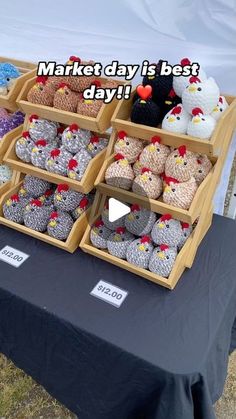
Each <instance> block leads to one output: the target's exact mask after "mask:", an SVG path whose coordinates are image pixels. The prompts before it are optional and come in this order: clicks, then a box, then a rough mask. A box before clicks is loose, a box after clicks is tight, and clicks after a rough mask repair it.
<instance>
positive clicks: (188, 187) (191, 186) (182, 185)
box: [163, 177, 198, 210]
mask: <svg viewBox="0 0 236 419" xmlns="http://www.w3.org/2000/svg"><path fill="white" fill-rule="evenodd" d="M165 184H166V186H165V189H164V192H163V202H165V203H166V204H168V205H172V206H174V207H178V208H182V209H186V210H187V209H189V208H190V205H191V203H192V200H193V198H194V195H195V193H196V191H197V188H198V185H197V182H196V180H195V179H194V177H191V178H190V179H189V180H188V181H187V182H179V181H178V180H177V179H174V178H171V177H165Z"/></svg>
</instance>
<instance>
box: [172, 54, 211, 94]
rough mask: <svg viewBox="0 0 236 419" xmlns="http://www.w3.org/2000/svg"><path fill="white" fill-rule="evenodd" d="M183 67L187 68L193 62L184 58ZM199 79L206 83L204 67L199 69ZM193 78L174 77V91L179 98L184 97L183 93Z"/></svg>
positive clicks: (181, 62)
mask: <svg viewBox="0 0 236 419" xmlns="http://www.w3.org/2000/svg"><path fill="white" fill-rule="evenodd" d="M180 64H181V66H182V67H183V66H186V65H191V61H190V60H189V58H183V59H182V60H181V61H180ZM198 77H199V78H200V79H201V80H202V81H204V80H206V79H207V76H206V73H205V71H204V70H203V69H202V67H200V69H199V73H198ZM190 78H191V76H189V77H186V76H174V77H173V88H174V91H175V92H176V94H177V95H178V96H179V97H182V93H183V91H184V89H186V87H187V86H188V85H189V83H190V82H189V80H190Z"/></svg>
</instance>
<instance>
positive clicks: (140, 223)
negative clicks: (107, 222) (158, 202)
mask: <svg viewBox="0 0 236 419" xmlns="http://www.w3.org/2000/svg"><path fill="white" fill-rule="evenodd" d="M130 209H131V212H130V213H129V214H127V215H126V217H125V227H126V229H127V230H128V231H129V232H130V233H132V234H135V235H136V236H144V235H147V234H149V233H150V231H151V230H152V227H153V225H154V223H155V221H156V214H155V213H154V212H153V211H149V210H148V209H146V208H141V207H140V206H139V205H137V204H133V205H132V206H131V208H130Z"/></svg>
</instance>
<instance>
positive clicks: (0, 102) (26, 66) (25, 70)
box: [0, 57, 37, 111]
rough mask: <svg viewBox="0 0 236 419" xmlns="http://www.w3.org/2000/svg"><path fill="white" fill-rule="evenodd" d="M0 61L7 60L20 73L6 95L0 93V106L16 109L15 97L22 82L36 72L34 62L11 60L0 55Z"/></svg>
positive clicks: (11, 109)
mask: <svg viewBox="0 0 236 419" xmlns="http://www.w3.org/2000/svg"><path fill="white" fill-rule="evenodd" d="M0 62H7V63H11V64H13V65H15V66H16V67H17V68H18V70H19V71H20V73H21V76H20V77H18V78H17V79H16V81H15V83H14V86H13V87H12V89H11V90H10V91H9V93H8V94H7V95H6V96H2V95H0V107H2V108H6V109H8V110H10V111H15V110H17V105H16V99H17V96H18V95H19V93H20V91H21V89H22V87H23V85H24V83H25V82H26V80H28V79H29V78H31V77H33V76H34V75H35V74H36V67H37V66H36V64H33V63H29V62H27V61H20V60H13V59H12V58H6V57H0Z"/></svg>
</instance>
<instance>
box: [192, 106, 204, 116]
mask: <svg viewBox="0 0 236 419" xmlns="http://www.w3.org/2000/svg"><path fill="white" fill-rule="evenodd" d="M199 114H203V111H202V110H201V108H194V109H193V110H192V115H193V116H197V115H199Z"/></svg>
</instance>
